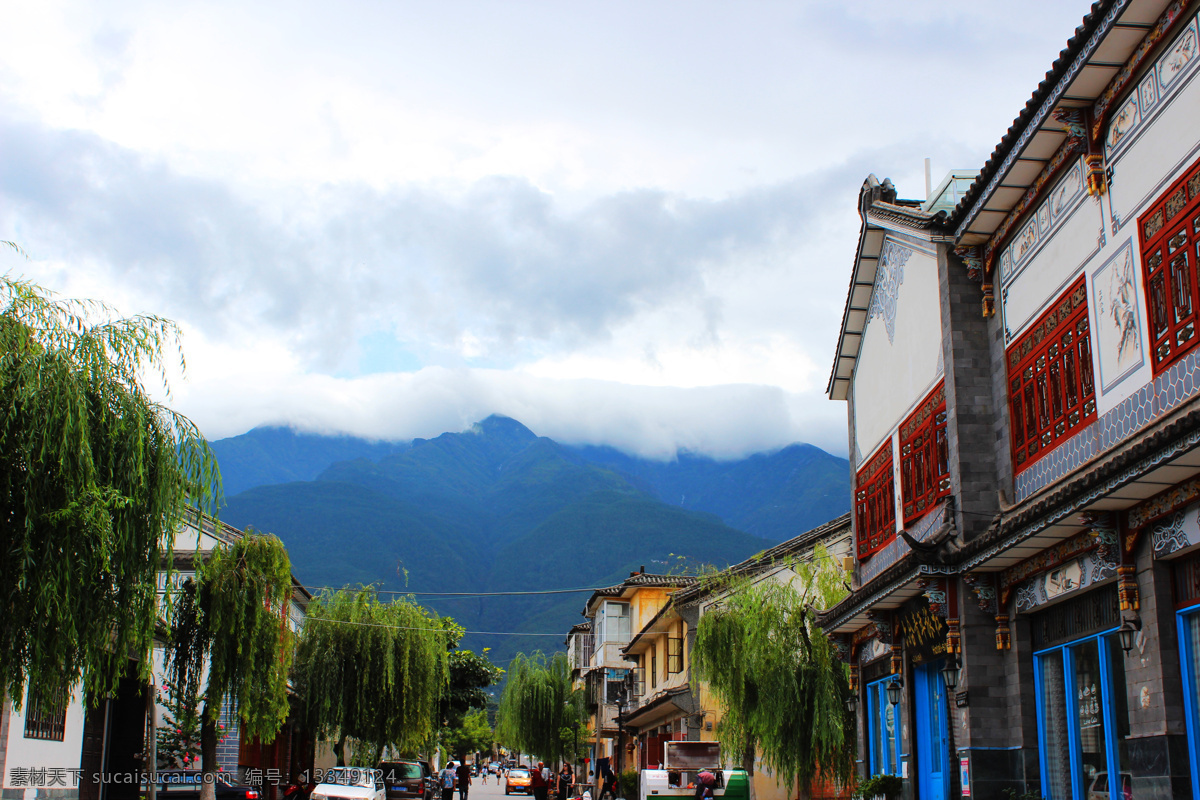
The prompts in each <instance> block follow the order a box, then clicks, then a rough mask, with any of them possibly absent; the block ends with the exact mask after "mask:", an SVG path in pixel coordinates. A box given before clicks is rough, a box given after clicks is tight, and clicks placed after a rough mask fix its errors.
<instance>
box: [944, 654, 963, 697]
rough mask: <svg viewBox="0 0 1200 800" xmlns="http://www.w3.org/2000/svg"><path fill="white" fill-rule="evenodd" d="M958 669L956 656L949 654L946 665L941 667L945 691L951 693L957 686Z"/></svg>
mask: <svg viewBox="0 0 1200 800" xmlns="http://www.w3.org/2000/svg"><path fill="white" fill-rule="evenodd" d="M958 671H959V664H958V657H957V656H955V655H951V656H950V660H949V661H947V662H946V666H944V667H942V680H943V681H945V682H946V691H947V692H949V693H951V694H953V693H954V690H955V689H957V688H958Z"/></svg>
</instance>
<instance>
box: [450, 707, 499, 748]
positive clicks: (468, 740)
mask: <svg viewBox="0 0 1200 800" xmlns="http://www.w3.org/2000/svg"><path fill="white" fill-rule="evenodd" d="M493 739H494V737H493V735H492V726H491V725H488V719H487V712H486V711H484V710H482V709H479V710H474V711H468V712H467V713H466V714H464V715H463V717H462V721H461V723H460V724H458V725H453V726H450V727H449V728H446V729H445V733H443V735H442V744H443V745H444V746H445V747H446V749H447V750H448V751H449V752H451V753H453V754H454V755H455V756H456V757H458V758H461V757H463V756H465V755H466V754H467V753H479V752H482V751H484V750H491V749H492V741H493Z"/></svg>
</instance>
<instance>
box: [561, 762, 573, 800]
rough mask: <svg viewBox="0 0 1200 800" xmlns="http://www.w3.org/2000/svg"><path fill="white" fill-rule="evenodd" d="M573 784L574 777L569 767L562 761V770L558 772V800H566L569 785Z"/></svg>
mask: <svg viewBox="0 0 1200 800" xmlns="http://www.w3.org/2000/svg"><path fill="white" fill-rule="evenodd" d="M574 782H575V775H574V773H572V772H571V765H570V764H568V763H567V762H565V761H564V762H563V765H562V769H560V770H559V771H558V800H567V795H568V794H569V793H570V791H571V784H573V783H574Z"/></svg>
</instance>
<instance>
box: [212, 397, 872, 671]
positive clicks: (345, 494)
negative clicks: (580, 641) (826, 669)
mask: <svg viewBox="0 0 1200 800" xmlns="http://www.w3.org/2000/svg"><path fill="white" fill-rule="evenodd" d="M213 449H214V451H215V453H216V455H217V459H218V463H219V465H220V467H221V473H222V479H223V482H224V486H225V493H226V505H225V508H224V509H223V512H222V518H223V519H224V520H225V521H227V522H229V523H231V524H233V525H236V526H238V527H246V526H253V527H254V528H256V529H258V530H263V531H269V532H272V533H275V534H277V535H278V536H279V537H280V538H281V539H283V541H284V543H285V544H286V545H287V547H288V552H289V554H290V555H291V559H292V565H293V571H294V572H295V574H296V575H297V576H298V577H299V578H300V579H301V580H302V581H303V582H304V583H305V585H306V586H309V587H311V588H320V587H324V586H330V587H338V586H343V585H347V584H359V583H373V584H375V585H376V586H377V587H379V588H380V590H381V591H393V592H415V593H429V592H442V593H452V592H472V593H475V596H472V597H458V598H456V597H445V596H435V595H428V594H423V595H420V597H419V599H420V601H421V602H422V603H424V604H426V605H429V606H431V607H433V608H434V609H435V610H437V611H438V613H441V614H446V615H450V616H453V617H454V618H455V619H456V620H457V621H458V622H459V623H460V624H462V625H463V626H464V627H466V628H467V630H468V631H487V632H522V633H524V634H525V635H521V636H501V635H493V634H486V635H485V634H482V633H473V634H470V635H468V637H467V638H466V640H465V641H464V646H467V647H472V648H473V649H482V648H483V647H490V648H492V652H491V653H490V655H491V656H492V658H493V659H494V660H495V661H496V663H499V664H502V665H506V664H507V662H508V659H510V658H511V657H512V655H514V654H515V653H516V652H518V651H522V650H523V651H526V652H528V651H531V650H534V649H542V650H546V651H553V650H555V649H558V648H559V647H560V646H561V643H562V640H563V638H564V637H565V634H566V631H567V629H568V628H569V627H570V626H571V625H573V624H575V623H576V622H579V621H580V620H581V618H580V616H579V611H580V610H582V608H583V604H584V602H585V601H586V600H587V597H588V592H576V593H561V594H560V593H546V594H519V595H500V596H495V595H493V596H479V595H480V594H481V593H488V592H529V591H540V592H551V591H555V590H560V589H576V588H580V587H596V586H603V585H611V584H614V583H618V582H620V581H621V580H622V579H623V578H625V577H626V576H627V575H628V574H629V573H630V572H633V571H636V570H638V569H640V568H642V567H645V568H646V570H647V571H648V572H667V571H679V570H683V569H690V568H696V567H698V566H699V565H702V564H709V565H713V566H716V567H723V566H725V565H727V564H730V563H735V562H737V561H740V560H742V559H745V558H747V557H749V556H751V555H753V554H754V553H756V552H759V551H761V550H763V549H765V548H767V547H770V546H771V545H772V544H775V543H777V542H779V541H781V540H783V539H787V538H790V537H792V536H795V535H797V534H799V533H802V532H803V531H805V530H808V529H810V528H813V527H815V526H816V525H819V524H820V523H822V522H825V521H826V520H828V519H831V518H833V517H835V516H838V515H839V514H842V513H845V511H846V510H847V509H848V508H849V503H850V495H849V491H850V490H849V465H848V463H847V462H846V460H845V459H841V458H837V457H836V456H832V455H830V454H828V453H825V452H824V451H822V450H820V449H818V448H816V447H812V446H811V445H805V444H796V445H791V446H789V447H786V448H783V449H782V450H779V451H776V452H773V453H763V454H756V455H753V456H750V457H748V458H745V459H741V460H736V461H715V460H712V459H708V458H705V457H701V456H696V455H690V454H680V455H679V456H678V457H677V458H676V459H675V460H673V461H669V462H657V461H650V460H646V459H641V458H637V457H635V456H630V455H627V454H625V453H622V452H620V451H617V450H614V449H612V448H608V447H595V446H585V447H571V446H566V445H562V444H559V443H557V442H555V441H553V440H551V439H548V438H545V437H539V436H537V435H536V434H534V433H533V432H532V431H530V430H529V429H528V428H526V427H525V426H524V425H522V424H521V423H519V422H517V421H516V420H513V419H510V418H508V417H501V416H491V417H488V418H487V419H485V420H483V421H482V422H479V423H477V424H476V425H474V426H473V427H472V428H471V429H469V430H467V431H464V432H461V433H445V434H442V435H441V436H438V437H436V438H433V439H415V440H413V441H411V442H403V443H381V442H369V441H365V440H362V439H355V438H352V437H347V436H322V435H318V434H304V433H298V432H296V431H293V430H290V429H287V428H256V429H254V430H252V431H250V432H249V433H246V434H243V435H241V436H235V437H232V438H229V439H222V440H219V441H216V442H214V443H213ZM546 632H551V633H554V635H553V636H543V635H537V634H539V633H546Z"/></svg>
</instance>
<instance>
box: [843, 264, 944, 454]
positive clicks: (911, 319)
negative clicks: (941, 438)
mask: <svg viewBox="0 0 1200 800" xmlns="http://www.w3.org/2000/svg"><path fill="white" fill-rule="evenodd" d="M901 244H903V243H901ZM904 246H906V247H907V246H908V245H906V244H905V245H904ZM876 291H878V289H876ZM941 352H942V313H941V304H940V302H939V294H938V273H937V260H936V259H935V258H934V257H933V256H931V255H928V254H926V253H923V252H920V251H914V252H913V254H912V255H911V256H910V257H909V259H908V262H907V263H906V264H905V265H904V281H903V283H901V284H900V288H899V292H898V294H897V301H896V323H895V336H894V339H893V340H892V341H889V340H888V333H887V329H886V326H885V325H884V320H883V318H882V317H876V318H874V319H872V320H871V321H870V322H868V323H867V328H866V331H865V332H864V335H863V344H862V348H861V350H860V351H859V357H858V363H857V365H856V367H855V370H854V391H853V394H852V395H851V396H852V397H853V399H854V428H855V442H856V444H857V446H858V451H859V453H860V454H861V455H862V457H863V458H867V457H869V455H870V454H871V453H873V452H874V451H875V450H876V449H877V448H878V447H879V445H880V443H882V442H883V441H884V439H885V438H887V436H888V435H889V434H890V433H891V432H892V431H893V430H894V429H895V428H896V427H897V426H898V425H899V424H900V422H901V421H902V420H903V419H904V417H905V416H907V415H908V413H909V411H911V409H912V407H913V406H914V405H915V404H916V403H917V402H918V401H919V400H920V399H921V398H922V397H924V396H925V395H926V394H927V393H928V392H929V390H930V389H932V388H933V385H934V384H935V383H936V382H937V381H938V379H939V377H940V374H941V370H940V364H941V359H940V357H939V356H940V355H941Z"/></svg>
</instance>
